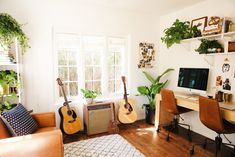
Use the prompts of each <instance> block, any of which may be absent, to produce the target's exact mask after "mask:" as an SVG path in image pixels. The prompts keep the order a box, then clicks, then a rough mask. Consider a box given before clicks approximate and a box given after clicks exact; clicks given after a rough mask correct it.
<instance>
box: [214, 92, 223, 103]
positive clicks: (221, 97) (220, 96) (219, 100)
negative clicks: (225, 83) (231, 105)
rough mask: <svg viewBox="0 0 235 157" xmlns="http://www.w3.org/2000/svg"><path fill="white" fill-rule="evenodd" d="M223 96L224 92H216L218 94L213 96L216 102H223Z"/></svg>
mask: <svg viewBox="0 0 235 157" xmlns="http://www.w3.org/2000/svg"><path fill="white" fill-rule="evenodd" d="M223 94H224V92H222V91H218V92H217V93H216V94H215V99H216V100H217V101H218V102H222V101H223Z"/></svg>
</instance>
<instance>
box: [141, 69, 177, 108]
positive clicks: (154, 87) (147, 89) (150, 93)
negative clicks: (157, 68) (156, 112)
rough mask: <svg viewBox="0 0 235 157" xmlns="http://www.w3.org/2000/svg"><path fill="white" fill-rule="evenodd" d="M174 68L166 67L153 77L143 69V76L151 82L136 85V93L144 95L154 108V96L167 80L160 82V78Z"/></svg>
mask: <svg viewBox="0 0 235 157" xmlns="http://www.w3.org/2000/svg"><path fill="white" fill-rule="evenodd" d="M173 70H174V69H171V68H169V69H167V70H165V71H164V72H163V73H162V74H161V75H159V76H157V77H156V78H154V77H153V76H152V75H151V74H149V73H147V72H145V71H143V73H144V76H145V77H146V78H147V79H148V80H149V81H150V82H151V85H150V86H139V87H137V91H138V93H139V94H138V95H142V96H146V97H147V98H148V101H149V105H150V107H151V108H152V109H155V103H156V100H155V96H156V94H157V93H160V90H161V89H162V88H163V87H164V86H165V85H166V84H167V82H168V80H166V81H165V82H161V78H162V77H163V76H164V75H165V74H167V73H168V72H170V71H173Z"/></svg>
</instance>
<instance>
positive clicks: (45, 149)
mask: <svg viewBox="0 0 235 157" xmlns="http://www.w3.org/2000/svg"><path fill="white" fill-rule="evenodd" d="M32 116H33V118H34V119H35V120H36V121H37V123H38V125H39V129H38V130H37V131H36V132H35V133H33V134H30V135H26V136H18V137H11V134H10V132H9V131H8V129H7V127H6V126H5V124H4V123H3V121H2V120H1V118H0V157H63V156H64V150H63V149H64V148H63V140H62V133H61V131H60V130H59V129H57V128H56V121H55V113H53V112H48V113H38V114H33V115H32Z"/></svg>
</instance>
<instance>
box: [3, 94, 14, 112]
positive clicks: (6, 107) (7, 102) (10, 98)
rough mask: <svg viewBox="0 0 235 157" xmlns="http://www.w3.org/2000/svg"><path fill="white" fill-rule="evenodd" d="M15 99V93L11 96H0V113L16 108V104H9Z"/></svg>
mask: <svg viewBox="0 0 235 157" xmlns="http://www.w3.org/2000/svg"><path fill="white" fill-rule="evenodd" d="M16 98H17V96H16V94H15V93H12V94H11V95H1V96H0V113H1V112H2V111H6V110H11V109H12V108H14V107H15V106H16V104H12V103H11V102H12V101H14V100H15V99H16Z"/></svg>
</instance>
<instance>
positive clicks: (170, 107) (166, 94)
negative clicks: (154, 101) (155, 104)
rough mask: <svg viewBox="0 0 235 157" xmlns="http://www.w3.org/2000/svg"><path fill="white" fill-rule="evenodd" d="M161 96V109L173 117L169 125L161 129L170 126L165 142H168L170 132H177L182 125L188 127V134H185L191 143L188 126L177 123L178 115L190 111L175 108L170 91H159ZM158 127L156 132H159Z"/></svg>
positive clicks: (173, 98) (175, 104) (174, 101)
mask: <svg viewBox="0 0 235 157" xmlns="http://www.w3.org/2000/svg"><path fill="white" fill-rule="evenodd" d="M161 96H162V101H161V103H162V107H163V109H164V110H165V111H167V112H169V113H171V114H173V115H174V119H173V121H172V122H171V123H170V124H168V125H163V127H164V126H165V127H166V126H170V130H169V129H168V134H167V137H166V141H169V140H170V132H171V131H175V130H176V131H177V130H178V126H179V125H183V126H186V127H188V133H187V134H188V139H189V141H191V140H192V138H191V131H190V125H188V124H183V123H179V122H178V118H179V117H180V114H182V113H185V112H189V111H191V110H189V109H186V108H183V107H179V106H177V103H176V99H175V96H174V93H173V91H171V90H168V89H161ZM180 118H181V117H180ZM181 119H182V120H183V118H181ZM160 127H161V126H158V129H157V132H159V131H160Z"/></svg>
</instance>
